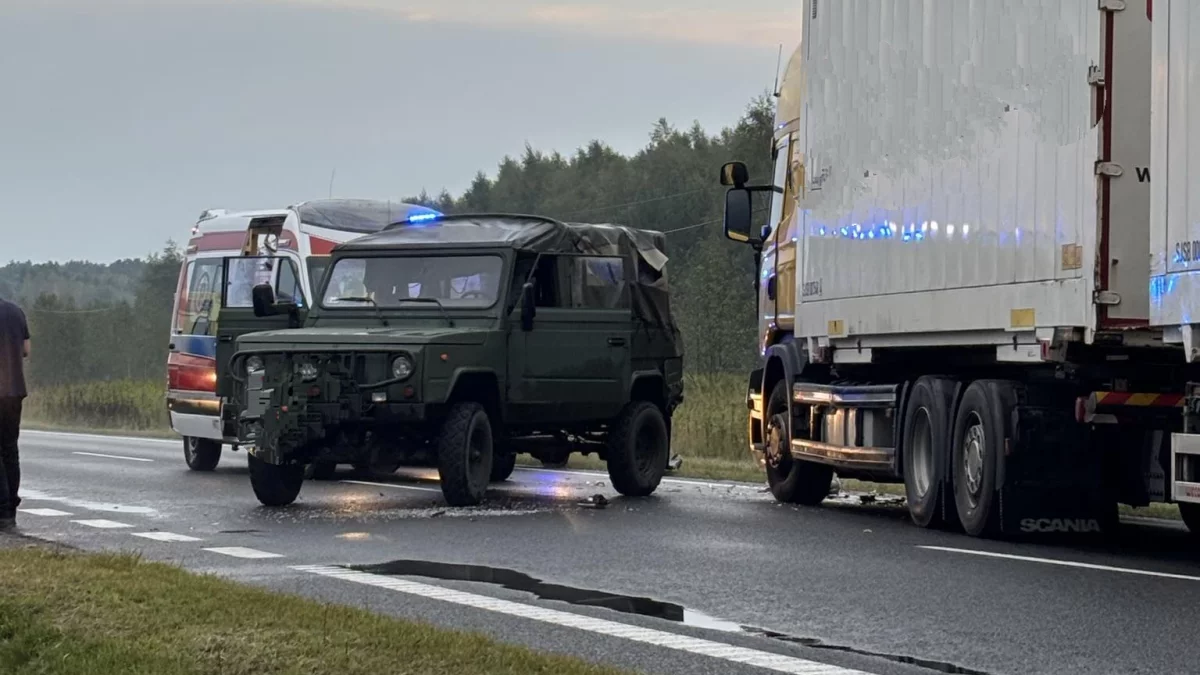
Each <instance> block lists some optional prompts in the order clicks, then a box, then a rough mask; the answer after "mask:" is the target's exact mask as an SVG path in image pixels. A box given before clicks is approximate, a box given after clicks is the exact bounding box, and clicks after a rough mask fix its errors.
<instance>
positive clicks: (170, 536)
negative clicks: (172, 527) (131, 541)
mask: <svg viewBox="0 0 1200 675" xmlns="http://www.w3.org/2000/svg"><path fill="white" fill-rule="evenodd" d="M131 534H132V535H133V536H135V537H141V538H142V539H152V540H154V541H165V542H170V543H187V542H192V541H203V540H202V539H199V538H198V537H189V536H188V535H186V534H175V533H174V532H132V533H131Z"/></svg>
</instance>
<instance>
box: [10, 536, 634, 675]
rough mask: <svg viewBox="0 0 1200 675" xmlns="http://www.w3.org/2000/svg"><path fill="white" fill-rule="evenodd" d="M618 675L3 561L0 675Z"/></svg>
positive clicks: (380, 625) (443, 633)
mask: <svg viewBox="0 0 1200 675" xmlns="http://www.w3.org/2000/svg"><path fill="white" fill-rule="evenodd" d="M2 543H3V542H2V541H0V544H2ZM0 548H3V547H2V546H0ZM181 607H186V608H187V611H183V612H181V611H180V608H181ZM618 672H619V671H615V670H611V669H607V668H600V667H596V666H592V665H588V664H584V663H583V662H581V661H577V660H574V659H568V658H564V657H556V656H549V655H541V654H537V653H535V652H533V651H531V650H528V649H522V648H520V647H512V646H507V645H502V644H499V643H497V642H495V641H493V640H491V639H488V638H486V637H483V636H477V635H471V634H467V633H460V632H455V631H449V630H442V629H438V628H433V627H431V626H427V625H423V624H417V623H412V622H407V621H399V620H395V619H391V618H387V617H384V616H379V615H377V614H372V613H370V612H368V611H366V610H360V609H352V608H346V607H340V606H334V605H326V604H319V603H316V602H312V601H308V600H304V599H300V598H298V597H293V596H285V595H281V594H276V593H271V592H268V591H264V590H259V589H256V588H252V587H249V586H242V585H239V584H235V583H232V582H229V581H224V580H221V579H218V578H216V577H211V576H198V575H195V574H190V573H188V572H185V571H183V570H181V569H178V568H175V567H170V566H167V565H162V564H157V563H146V562H143V561H141V560H139V559H138V558H136V557H132V556H124V555H89V554H82V553H75V552H69V551H51V550H46V549H43V548H10V549H7V550H0V673H6V674H11V675H24V674H30V675H32V674H35V673H36V674H37V675H117V674H118V673H119V674H120V675H130V674H137V673H141V674H145V675H176V674H180V675H182V674H184V673H187V674H189V675H190V674H207V673H212V674H214V675H216V674H220V675H252V674H253V675H259V674H275V673H278V674H281V675H282V674H289V673H295V674H297V675H299V674H301V673H343V674H345V675H353V674H355V673H364V674H370V675H375V674H377V673H396V674H405V675H443V674H445V675H459V674H461V673H482V674H496V675H508V674H512V675H525V674H527V673H529V674H532V673H545V674H546V675H617V674H618Z"/></svg>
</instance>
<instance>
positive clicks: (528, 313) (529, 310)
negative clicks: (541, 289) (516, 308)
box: [521, 281, 537, 332]
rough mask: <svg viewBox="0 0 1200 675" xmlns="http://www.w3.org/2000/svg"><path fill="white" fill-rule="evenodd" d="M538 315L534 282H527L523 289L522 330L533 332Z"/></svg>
mask: <svg viewBox="0 0 1200 675" xmlns="http://www.w3.org/2000/svg"><path fill="white" fill-rule="evenodd" d="M536 315H537V300H536V299H535V298H534V296H533V282H531V281H526V282H525V285H524V286H522V287H521V330H523V331H525V332H529V331H531V330H533V317H534V316H536Z"/></svg>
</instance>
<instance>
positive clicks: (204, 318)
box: [173, 258, 222, 336]
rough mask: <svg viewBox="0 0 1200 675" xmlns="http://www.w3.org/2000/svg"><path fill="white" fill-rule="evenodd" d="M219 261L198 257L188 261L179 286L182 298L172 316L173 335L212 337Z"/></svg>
mask: <svg viewBox="0 0 1200 675" xmlns="http://www.w3.org/2000/svg"><path fill="white" fill-rule="evenodd" d="M221 274H222V260H221V259H220V258H200V259H198V260H192V261H190V262H188V264H187V268H186V269H185V271H184V278H183V283H182V284H180V292H181V293H182V296H181V297H180V298H179V302H178V306H179V307H178V310H177V311H176V313H175V325H174V327H173V328H174V332H175V333H176V334H181V335H202V336H212V335H216V334H217V315H218V314H219V313H220V309H221V307H220V304H221V302H220V293H219V292H218V289H219V287H220V283H221V282H220V279H221Z"/></svg>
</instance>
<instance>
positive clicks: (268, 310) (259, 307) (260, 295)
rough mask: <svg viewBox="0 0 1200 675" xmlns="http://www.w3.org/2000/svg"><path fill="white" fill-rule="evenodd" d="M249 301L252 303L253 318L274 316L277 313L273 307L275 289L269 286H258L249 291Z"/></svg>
mask: <svg viewBox="0 0 1200 675" xmlns="http://www.w3.org/2000/svg"><path fill="white" fill-rule="evenodd" d="M250 298H251V301H252V302H253V303H254V316H257V317H260V318H261V317H264V316H274V315H275V314H278V313H279V310H278V309H277V308H276V307H275V289H274V288H271V284H259V285H257V286H255V287H254V289H253V290H252V291H250Z"/></svg>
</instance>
